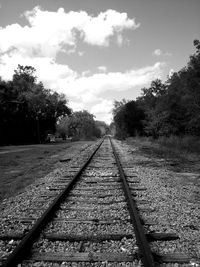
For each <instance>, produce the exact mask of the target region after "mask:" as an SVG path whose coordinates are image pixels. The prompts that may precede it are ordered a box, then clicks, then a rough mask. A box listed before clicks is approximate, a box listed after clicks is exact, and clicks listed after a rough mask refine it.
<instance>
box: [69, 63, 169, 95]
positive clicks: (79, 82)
mask: <svg viewBox="0 0 200 267" xmlns="http://www.w3.org/2000/svg"><path fill="white" fill-rule="evenodd" d="M163 66H164V63H160V62H157V63H155V64H154V65H153V66H148V67H144V68H141V69H138V70H129V71H126V72H108V73H96V74H93V75H90V76H77V77H75V78H74V79H72V80H69V81H68V83H67V85H66V83H65V86H66V87H67V88H70V91H69V92H68V94H69V95H70V96H73V97H76V96H79V97H81V95H82V94H84V93H85V92H90V93H92V94H94V95H99V94H100V93H103V92H105V91H107V90H111V91H118V92H120V91H125V90H128V89H131V88H133V87H135V86H144V85H146V84H148V83H149V82H151V81H152V80H153V79H155V78H159V77H161V74H162V68H163Z"/></svg>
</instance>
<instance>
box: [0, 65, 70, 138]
mask: <svg viewBox="0 0 200 267" xmlns="http://www.w3.org/2000/svg"><path fill="white" fill-rule="evenodd" d="M35 71H36V70H35V69H34V68H33V67H31V66H25V67H24V66H21V65H18V68H17V70H15V72H14V75H13V79H12V81H9V82H4V81H2V80H0V101H1V102H0V103H1V107H0V115H1V117H2V119H1V123H0V126H1V129H2V130H1V133H0V134H1V141H0V142H1V143H32V142H40V141H44V140H45V137H46V135H47V133H49V132H51V133H54V132H55V124H56V120H57V119H58V118H59V117H60V116H63V115H65V114H70V113H71V110H70V109H69V108H68V107H67V105H66V104H67V100H66V98H65V96H64V95H62V94H58V93H56V92H53V91H51V90H49V89H46V88H44V86H43V84H42V83H41V82H39V83H38V82H37V77H36V75H35Z"/></svg>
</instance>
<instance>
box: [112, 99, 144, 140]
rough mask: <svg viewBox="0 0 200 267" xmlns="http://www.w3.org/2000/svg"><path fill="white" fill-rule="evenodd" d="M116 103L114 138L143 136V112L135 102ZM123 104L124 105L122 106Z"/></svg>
mask: <svg viewBox="0 0 200 267" xmlns="http://www.w3.org/2000/svg"><path fill="white" fill-rule="evenodd" d="M115 103H117V109H116V108H114V109H115V112H114V114H115V115H114V122H115V128H116V136H117V137H118V138H122V139H123V138H126V137H128V136H135V135H142V134H143V120H144V112H143V110H142V109H141V108H140V107H139V105H138V104H137V103H136V102H135V101H133V100H132V101H123V102H122V103H121V104H119V102H115ZM123 103H124V104H123Z"/></svg>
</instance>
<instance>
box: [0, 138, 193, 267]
mask: <svg viewBox="0 0 200 267" xmlns="http://www.w3.org/2000/svg"><path fill="white" fill-rule="evenodd" d="M115 146H116V145H114V141H112V140H110V139H109V138H105V139H104V140H103V141H101V142H100V143H99V144H97V146H96V147H95V149H94V151H93V152H92V153H91V155H89V156H88V155H87V160H86V161H85V163H84V164H83V165H82V166H81V168H80V165H81V164H82V162H81V161H80V162H77V163H76V164H75V165H74V167H73V168H72V169H71V170H72V171H71V173H70V171H68V172H67V174H65V175H63V176H62V177H59V179H55V182H54V183H53V184H51V185H49V187H48V188H47V189H48V190H47V192H48V194H47V193H45V194H43V195H40V198H38V199H36V200H35V206H34V205H32V206H31V209H30V210H28V211H24V216H23V217H22V213H20V216H18V217H17V214H16V218H13V217H12V220H14V221H15V222H16V223H18V225H17V227H14V226H12V227H11V228H12V229H13V228H14V230H11V231H10V229H9V226H8V227H7V228H8V229H9V231H7V230H5V231H4V232H3V234H1V235H0V240H2V242H7V243H10V244H12V243H14V244H15V248H14V250H13V251H12V253H10V255H9V256H8V257H7V256H6V257H2V258H1V265H0V266H2V267H8V266H12V267H14V266H18V267H24V266H28V267H29V266H56V267H57V266H62V267H64V266H145V267H147V266H148V267H151V266H157V265H158V266H159V265H161V264H162V263H173V262H175V263H189V260H190V259H189V257H188V256H186V255H180V254H170V255H169V254H159V255H158V254H152V252H151V250H150V246H149V243H150V242H153V241H158V240H159V241H163V242H166V240H174V239H177V238H178V236H177V235H176V234H174V233H166V232H164V233H162V232H158V233H157V232H154V233H147V231H146V227H147V226H148V225H152V224H154V221H152V220H147V219H144V218H143V219H142V218H141V216H140V212H147V213H148V212H151V211H152V210H151V208H150V207H149V203H148V202H147V201H145V199H138V198H136V199H134V196H137V195H138V193H139V194H140V193H142V192H145V190H146V188H144V187H141V186H140V181H139V180H138V178H137V176H136V175H135V174H134V173H131V174H129V175H126V176H125V174H124V169H125V170H126V171H127V170H129V169H130V170H131V167H130V166H129V165H128V163H127V162H125V161H123V160H122V159H120V156H119V155H120V152H119V151H118V149H117V146H116V148H115ZM65 161H68V160H67V159H63V160H62V162H63V164H65ZM74 172H75V173H76V174H75V175H74ZM72 176H73V178H72ZM22 209H23V208H22ZM36 210H37V217H34V212H36ZM38 210H39V211H38ZM6 223H8V224H9V222H8V219H7V221H6V220H5V225H6ZM77 264H80V265H77Z"/></svg>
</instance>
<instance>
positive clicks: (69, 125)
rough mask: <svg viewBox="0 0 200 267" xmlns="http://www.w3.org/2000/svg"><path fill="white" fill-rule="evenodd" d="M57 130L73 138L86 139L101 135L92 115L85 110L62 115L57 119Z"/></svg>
mask: <svg viewBox="0 0 200 267" xmlns="http://www.w3.org/2000/svg"><path fill="white" fill-rule="evenodd" d="M57 132H58V133H59V134H61V135H62V136H67V137H72V138H73V139H75V140H88V139H92V138H94V137H100V136H101V131H100V129H99V128H98V127H97V125H96V123H95V120H94V116H93V115H92V114H90V113H89V112H88V111H86V110H84V111H77V112H74V113H72V114H71V115H70V116H64V117H62V118H61V119H60V120H59V121H58V124H57Z"/></svg>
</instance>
